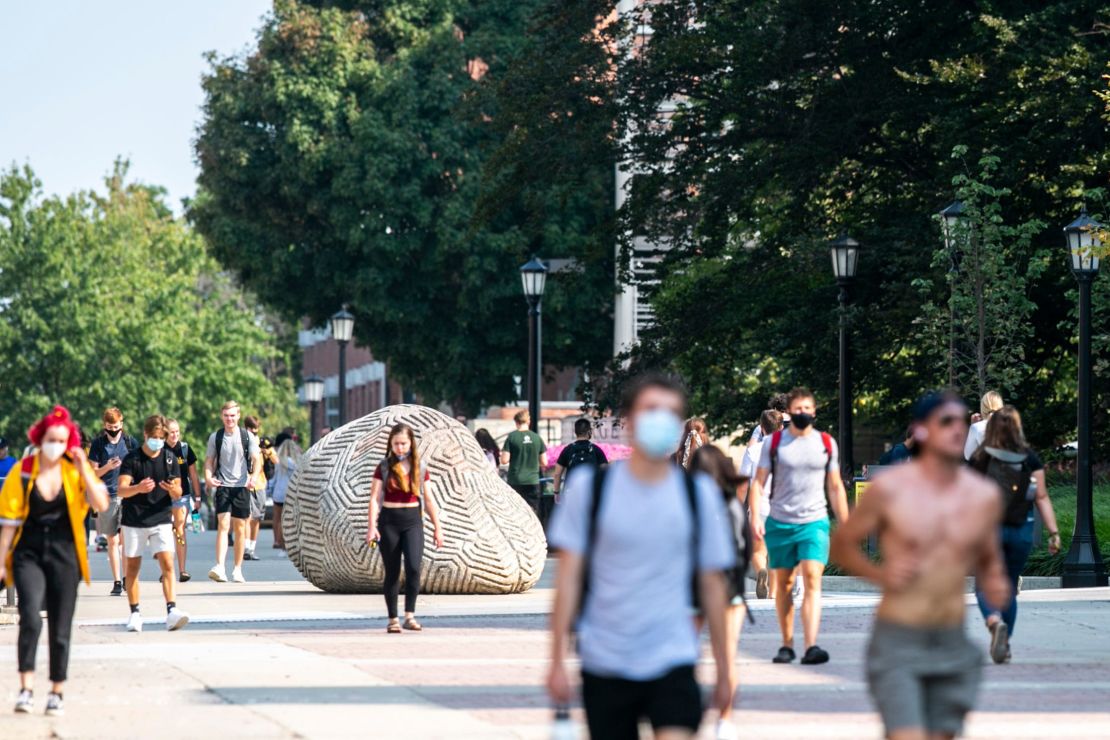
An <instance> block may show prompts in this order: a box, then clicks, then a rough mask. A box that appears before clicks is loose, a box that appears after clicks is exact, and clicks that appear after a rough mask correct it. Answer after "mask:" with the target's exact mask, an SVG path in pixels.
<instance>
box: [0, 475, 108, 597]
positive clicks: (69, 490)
mask: <svg viewBox="0 0 1110 740" xmlns="http://www.w3.org/2000/svg"><path fill="white" fill-rule="evenodd" d="M61 463H62V488H63V490H64V491H65V496H66V505H67V508H68V509H69V523H70V525H71V526H72V527H73V545H74V549H75V550H76V551H77V564H78V565H79V566H80V568H81V577H82V578H84V579H85V583H88V582H89V555H88V549H87V548H86V544H85V516H86V515H87V514H88V512H89V502H88V500H87V498H86V492H85V481H84V479H83V478H82V477H81V472H80V471H79V470H78V469H77V466H76V465H75V464H74V463H73V462H72V461H71V460H70V459H69V458H68V457H63V458H62V460H61ZM85 464H86V466H87V465H88V463H85ZM24 471H27V472H29V473H30V475H29V476H28V477H27V478H24ZM90 474H91V468H90ZM38 475H39V456H38V455H31V456H30V457H25V458H23V459H22V460H20V461H19V464H18V465H13V466H12V469H11V471H9V472H8V477H7V478H5V479H4V487H3V488H0V526H15V527H19V529H18V530H16V533H15V539H14V540H13V541H12V550H13V551H14V550H15V546H16V545H17V544H18V543H19V537H20V535H21V534H23V523H24V521H26V519H27V515H28V513H30V510H31V487H32V486H33V485H34V484H35V479H36V478H38ZM4 557H5V558H6V559H7V568H8V572H7V577H6V579H5V580H6V581H7V584H8V586H9V587H11V586H12V553H11V552H8V553H4Z"/></svg>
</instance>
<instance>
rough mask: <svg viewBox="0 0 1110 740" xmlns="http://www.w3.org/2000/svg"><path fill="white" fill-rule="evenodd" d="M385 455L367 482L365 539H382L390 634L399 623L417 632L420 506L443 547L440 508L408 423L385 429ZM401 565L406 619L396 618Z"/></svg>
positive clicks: (438, 545)
mask: <svg viewBox="0 0 1110 740" xmlns="http://www.w3.org/2000/svg"><path fill="white" fill-rule="evenodd" d="M386 449H387V452H386V456H385V459H384V460H382V461H381V463H379V464H378V467H377V468H375V469H374V483H373V485H372V486H371V488H370V522H369V525H368V526H367V528H366V542H367V543H368V544H370V546H371V547H373V546H375V545H376V544H377V543H380V544H381V552H382V565H383V566H384V568H385V586H384V590H385V607H386V612H387V613H388V615H389V625H388V626H387V627H386V631H387V632H388V633H389V634H400V633H401V629H402V627H403V628H404V629H406V630H412V631H413V632H419V631H420V630H421V629H422V627H421V626H420V623H419V622H417V621H416V597H417V596H418V595H419V593H420V566H421V564H422V563H423V562H424V509H425V508H426V509H427V511H428V519H430V520H431V522H432V542H433V543H434V545H435V548H436V549H437V550H438V549H439V548H441V547H443V530H442V529H441V528H440V526H439V509H438V508H437V507H436V504H435V500H434V499H433V498H432V497H431V496H430V495H429V493H428V487H427V482H428V480H429V476H428V471H427V470H426V469H425V468H424V467H423V466H422V465H421V464H420V451H419V450H418V449H417V446H416V433H415V432H414V431H413V430H412V427H410V426H408V425H407V424H397V425H396V426H394V427H393V428H392V429H390V430H389V441H388V443H387V445H386ZM402 559H403V560H404V566H405V622H404V624H403V625H402V624H401V623H400V622H398V620H397V597H398V594H399V593H400V590H401V589H400V584H401V561H402Z"/></svg>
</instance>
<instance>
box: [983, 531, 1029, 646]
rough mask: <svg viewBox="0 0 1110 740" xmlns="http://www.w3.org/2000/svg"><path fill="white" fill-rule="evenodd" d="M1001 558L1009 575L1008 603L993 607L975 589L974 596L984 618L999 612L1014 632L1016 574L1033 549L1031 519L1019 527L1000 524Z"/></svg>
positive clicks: (1015, 618) (1023, 567)
mask: <svg viewBox="0 0 1110 740" xmlns="http://www.w3.org/2000/svg"><path fill="white" fill-rule="evenodd" d="M1000 531H1001V536H1002V559H1003V560H1005V561H1006V574H1007V575H1008V576H1009V577H1010V594H1011V596H1010V604H1009V605H1008V606H1007V607H1006V608H1005V609H993V608H991V606H990V605H989V604H987V602H986V601H985V600H984V599H983V592H982V591H980V590H979V589H978V588H977V589H975V598H976V599H978V600H979V611H981V612H983V618H984V619H986V618H987V617H989V616H990V615H991V614H1001V615H1002V621H1003V622H1005V623H1006V626H1007V627H1008V628H1009V630H1010V634H1011V635H1012V634H1014V622H1016V621H1017V582H1018V576H1020V575H1021V572H1022V571H1023V570H1025V563H1026V561H1027V560H1029V553H1030V552H1032V551H1033V520H1032V519H1030V520H1029V521H1027V522H1025V524H1022V525H1021V526H1020V527H1010V526H1007V525H1005V524H1004V525H1002V527H1001V528H1000Z"/></svg>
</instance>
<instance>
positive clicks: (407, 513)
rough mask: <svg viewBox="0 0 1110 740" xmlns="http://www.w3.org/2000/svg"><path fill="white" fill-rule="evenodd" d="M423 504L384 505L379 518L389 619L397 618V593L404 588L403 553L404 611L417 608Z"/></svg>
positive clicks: (422, 531) (422, 550)
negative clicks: (400, 506)
mask: <svg viewBox="0 0 1110 740" xmlns="http://www.w3.org/2000/svg"><path fill="white" fill-rule="evenodd" d="M422 508H423V507H420V506H413V507H411V508H406V509H387V508H384V507H383V508H382V513H381V516H380V517H379V518H378V534H380V535H381V543H380V544H381V548H382V565H384V566H385V608H386V610H387V611H388V612H389V618H390V619H396V618H397V594H398V593H400V590H401V556H402V555H404V557H405V611H406V612H415V611H416V596H417V595H418V594H419V593H420V564H421V563H422V562H423V560H424V520H423V516H422V515H421V509H422Z"/></svg>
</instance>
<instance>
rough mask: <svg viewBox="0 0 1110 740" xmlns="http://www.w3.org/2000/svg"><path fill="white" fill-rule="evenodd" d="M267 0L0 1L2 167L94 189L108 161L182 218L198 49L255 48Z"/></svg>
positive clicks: (200, 66) (64, 186)
mask: <svg viewBox="0 0 1110 740" xmlns="http://www.w3.org/2000/svg"><path fill="white" fill-rule="evenodd" d="M270 7H271V0H187V1H186V0H177V1H176V2H171V1H170V0H142V1H139V0H103V1H98V2H90V1H88V0H0V80H2V81H3V83H2V87H0V166H2V167H3V168H4V169H7V168H8V167H9V166H10V165H11V164H12V163H13V162H15V163H17V164H19V165H22V164H24V163H29V164H30V165H31V166H32V167H33V168H34V170H35V172H36V173H37V174H38V176H39V179H41V180H42V181H43V190H44V192H46V193H47V194H53V193H59V194H67V193H70V192H73V191H75V190H80V189H89V188H100V187H101V184H102V181H103V179H104V176H105V175H106V174H107V173H108V172H109V171H110V170H111V167H112V162H113V160H114V159H115V158H116V157H117V156H123V157H126V158H129V159H130V160H131V177H132V178H133V179H136V180H140V181H142V182H147V183H151V184H156V185H162V186H164V187H165V188H166V189H167V190H169V194H170V203H171V204H172V205H173V206H174V208H175V210H177V211H179V212H180V200H181V198H184V197H187V196H191V195H192V194H193V193H194V191H195V179H196V166H195V164H194V162H193V150H192V140H193V138H194V135H195V129H196V125H197V123H198V121H199V120H200V106H201V104H202V103H203V95H202V91H201V87H200V78H201V75H202V74H203V73H204V71H205V70H206V69H207V65H206V63H205V61H204V59H203V54H204V53H205V52H206V51H210V50H214V51H216V52H217V53H219V54H220V55H227V54H231V53H235V52H239V51H243V50H245V49H247V48H249V47H250V46H252V45H253V42H254V31H255V29H256V28H257V27H258V26H259V25H260V19H261V17H262V16H263V15H264V14H265V13H267V12H268V11H269V10H270Z"/></svg>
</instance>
